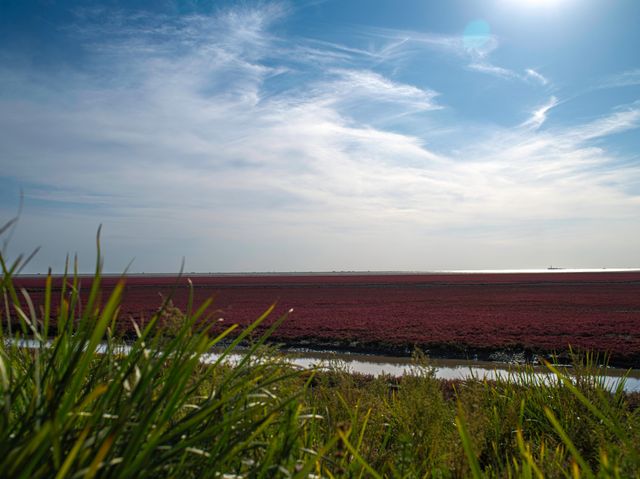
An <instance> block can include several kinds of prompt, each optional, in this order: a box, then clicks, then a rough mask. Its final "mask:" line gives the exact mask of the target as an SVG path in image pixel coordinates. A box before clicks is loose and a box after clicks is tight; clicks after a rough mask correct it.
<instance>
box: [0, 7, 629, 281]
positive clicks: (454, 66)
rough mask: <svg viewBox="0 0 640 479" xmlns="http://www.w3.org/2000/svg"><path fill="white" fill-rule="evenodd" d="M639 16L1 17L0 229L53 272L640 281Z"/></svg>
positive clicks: (311, 11) (598, 11) (138, 10)
mask: <svg viewBox="0 0 640 479" xmlns="http://www.w3.org/2000/svg"><path fill="white" fill-rule="evenodd" d="M638 18H640V2H635V1H632V0H621V1H617V2H610V1H606V0H593V1H590V2H581V1H579V0H483V1H475V0H453V1H450V2H424V1H422V0H421V1H418V0H405V1H390V0H381V1H379V2H366V1H356V0H349V1H337V0H326V1H322V0H307V1H301V2H294V1H289V2H286V1H266V0H265V1H242V2H234V1H209V0H202V1H187V0H168V1H164V2H155V1H151V0H129V1H127V0H114V1H109V2H89V1H85V0H61V1H57V2H20V1H13V0H12V1H8V2H3V3H2V4H1V5H0V225H1V224H3V223H4V222H6V221H7V220H9V219H10V218H12V217H13V216H15V214H16V212H17V209H18V203H19V201H20V192H21V191H23V192H24V207H23V210H22V213H21V216H20V221H19V225H18V227H17V228H16V230H15V234H14V235H13V238H12V240H11V242H10V243H9V247H8V253H9V257H10V258H11V257H15V256H16V255H17V254H19V253H27V254H28V253H29V252H30V251H31V250H33V249H34V248H35V247H37V246H41V247H42V249H41V251H40V253H39V254H38V255H37V256H36V257H35V258H34V260H33V261H32V262H31V263H30V265H29V266H28V267H27V269H26V270H25V272H28V273H37V272H40V273H43V272H46V270H47V268H48V267H50V266H51V267H53V268H54V270H55V271H58V272H59V271H61V270H62V268H63V265H64V260H65V256H66V254H67V253H69V254H71V255H73V254H74V253H78V256H79V258H80V266H81V270H82V271H87V272H88V271H91V269H92V265H93V262H94V261H95V234H96V230H97V228H98V225H100V224H102V225H103V227H102V235H101V238H102V249H103V253H104V257H105V270H106V271H108V272H112V273H118V272H120V271H122V270H124V268H125V267H126V265H127V264H129V263H130V261H131V260H132V259H133V263H132V265H131V268H130V271H131V272H134V273H135V272H143V271H147V272H151V271H154V272H165V273H166V272H173V271H175V272H177V271H178V270H179V268H180V262H181V258H183V257H185V258H186V262H185V271H194V272H209V271H211V272H222V273H224V272H269V271H278V272H285V271H287V272H294V271H302V272H304V271H443V270H449V271H452V270H491V269H494V270H495V269H497V270H523V269H540V270H544V269H545V268H547V267H549V266H554V267H566V268H578V269H585V268H586V269H596V270H599V269H601V268H607V269H610V270H613V269H615V268H635V267H640V241H638V240H637V238H639V237H640V148H639V147H640V134H638V129H639V127H640V57H639V56H638V46H639V45H640V29H638V28H637V19H638Z"/></svg>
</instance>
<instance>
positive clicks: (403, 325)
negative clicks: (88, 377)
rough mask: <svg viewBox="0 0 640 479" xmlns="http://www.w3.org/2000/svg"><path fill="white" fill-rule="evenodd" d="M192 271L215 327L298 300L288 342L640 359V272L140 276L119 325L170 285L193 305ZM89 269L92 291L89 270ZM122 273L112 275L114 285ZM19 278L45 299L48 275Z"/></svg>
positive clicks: (631, 362) (284, 329)
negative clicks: (590, 354)
mask: <svg viewBox="0 0 640 479" xmlns="http://www.w3.org/2000/svg"><path fill="white" fill-rule="evenodd" d="M187 278H190V279H191V281H192V283H193V287H194V296H195V303H196V304H198V303H200V302H202V301H204V300H205V299H206V298H208V297H210V296H214V297H215V301H214V306H213V307H212V308H211V310H210V318H209V320H210V321H211V323H212V324H215V325H216V327H217V328H221V327H222V325H229V324H233V323H239V324H241V325H247V324H249V323H250V322H252V321H253V320H255V319H256V318H257V317H258V316H259V315H260V314H261V313H262V312H263V311H264V310H265V309H266V308H267V307H268V306H269V305H271V304H272V303H274V302H275V303H277V307H276V310H275V314H273V318H274V319H275V318H276V317H278V316H279V315H281V314H284V313H285V312H286V311H288V310H289V309H291V308H293V313H291V314H290V315H289V317H288V319H287V320H286V321H285V322H284V324H283V325H282V326H281V327H280V328H279V329H278V330H277V332H276V334H275V336H274V338H273V339H274V340H276V341H280V342H284V343H286V344H289V345H297V346H307V347H337V348H349V349H354V350H361V351H363V350H364V351H367V350H369V351H377V352H391V353H402V352H409V351H410V350H411V349H412V348H413V347H414V346H420V347H423V348H426V349H428V350H429V351H430V352H431V353H432V354H434V355H448V356H469V357H473V356H474V355H477V354H479V355H480V356H481V357H487V356H488V355H489V354H491V353H494V352H496V351H525V352H528V353H542V352H545V353H548V352H551V351H557V352H562V351H566V350H567V348H568V346H569V345H571V346H572V347H573V348H575V349H578V350H587V349H588V350H594V351H598V352H608V353H610V354H611V359H612V364H618V365H624V366H633V367H639V366H640V272H598V273H562V272H554V273H519V274H516V273H514V274H428V275H427V274H425V275H422V274H416V275H413V274H411V275H409V274H366V275H352V274H341V275H329V274H327V275H316V274H314V275H257V276H238V275H223V276H206V275H191V276H190V275H185V276H184V277H182V278H180V279H177V278H176V277H172V276H150V275H147V276H130V277H128V278H127V280H126V282H127V286H126V290H125V296H124V303H123V306H122V309H121V314H120V317H121V323H120V325H119V326H120V327H121V328H123V329H127V328H130V324H131V322H130V321H129V319H128V318H130V317H131V318H134V319H135V320H137V321H139V322H144V321H145V320H147V319H148V318H149V317H150V316H151V315H152V314H153V313H154V311H156V310H157V308H158V306H159V305H160V303H161V301H162V299H161V295H164V296H168V295H170V294H172V298H173V303H174V304H175V305H176V306H177V307H179V308H185V307H186V303H187V298H188V291H189V289H188V282H187ZM82 281H83V284H82V289H83V290H84V291H85V292H87V291H88V289H89V285H90V281H91V279H90V278H84V279H83V280H82ZM116 281H117V278H113V277H107V278H105V279H104V289H105V292H106V291H108V290H109V289H110V288H111V287H113V285H114V284H115V283H116ZM17 283H18V284H20V285H21V286H24V287H25V288H26V289H27V290H28V291H29V292H30V293H31V295H32V297H33V299H34V302H35V303H36V304H40V303H41V302H42V299H43V298H42V296H43V294H42V291H43V286H44V277H22V278H19V279H18V280H17ZM59 285H60V280H59V279H58V280H57V282H56V286H57V287H58V288H59ZM174 285H176V287H175V289H174V288H173V286H174ZM172 290H173V293H172ZM219 318H223V319H224V321H223V322H218V319H219Z"/></svg>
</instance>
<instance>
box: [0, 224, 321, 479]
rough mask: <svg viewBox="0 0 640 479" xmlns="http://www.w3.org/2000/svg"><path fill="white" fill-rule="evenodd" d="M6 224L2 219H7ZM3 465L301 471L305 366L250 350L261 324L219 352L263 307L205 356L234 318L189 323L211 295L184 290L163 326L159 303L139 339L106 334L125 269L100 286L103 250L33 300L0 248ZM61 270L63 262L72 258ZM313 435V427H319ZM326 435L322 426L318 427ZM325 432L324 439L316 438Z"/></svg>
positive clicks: (143, 472) (91, 471)
mask: <svg viewBox="0 0 640 479" xmlns="http://www.w3.org/2000/svg"><path fill="white" fill-rule="evenodd" d="M5 229H6V228H5ZM0 266H1V268H2V282H1V283H0V297H1V298H2V299H3V303H4V304H3V308H2V318H1V320H2V326H1V327H0V334H1V337H0V476H2V477H12V478H13V477H15V478H56V479H62V478H76V477H77V478H80V477H82V478H92V477H113V478H145V477H154V478H156V477H181V478H182V477H185V478H189V477H194V478H195V477H198V478H199V477H215V478H235V477H256V478H259V477H265V478H266V477H269V478H270V477H307V476H308V474H309V473H315V472H321V470H322V468H323V465H322V461H321V459H322V454H323V450H322V449H314V447H315V446H316V442H313V444H312V441H311V438H310V437H309V436H308V435H306V434H305V430H306V429H307V428H308V423H309V422H312V421H314V420H317V418H316V416H314V415H309V414H305V411H304V410H303V406H302V401H301V400H300V398H301V396H303V395H304V392H305V389H304V388H305V385H304V382H302V384H300V387H297V388H295V389H294V388H291V387H287V388H285V387H283V384H285V383H286V382H287V381H291V380H292V378H294V377H296V376H298V375H299V374H300V373H299V372H298V371H296V370H294V369H292V368H291V367H290V366H288V365H286V364H284V363H283V362H282V361H279V360H277V358H272V359H270V360H262V361H261V360H257V359H256V354H257V351H258V350H259V349H260V348H261V346H262V344H263V343H264V341H265V339H266V337H267V335H268V334H270V332H271V331H272V330H273V328H275V327H277V325H278V324H279V321H281V320H279V321H276V322H275V323H274V325H273V326H271V327H270V328H269V330H268V331H267V333H266V334H265V335H263V336H262V337H260V338H259V339H258V340H256V341H254V343H253V345H252V347H251V348H250V349H249V350H247V351H245V352H244V353H243V355H242V356H240V358H239V359H237V360H236V361H235V364H234V365H233V367H230V366H229V365H228V364H226V363H225V360H226V359H228V357H229V355H230V354H231V352H232V351H234V350H235V347H236V346H237V344H238V343H240V342H241V341H243V340H245V339H246V338H248V337H249V335H251V334H252V333H253V332H254V331H255V329H256V328H257V327H258V326H259V325H260V324H261V323H262V322H263V321H264V320H265V318H266V317H267V315H268V314H269V313H270V312H271V309H272V308H269V309H268V310H267V311H266V312H265V314H263V315H262V316H261V317H260V318H258V319H257V320H256V321H255V322H254V323H253V324H252V325H250V326H249V327H247V328H246V329H245V330H244V331H242V332H240V333H239V334H236V335H235V336H234V339H233V341H232V342H231V344H230V345H229V346H228V347H226V348H225V349H224V350H223V352H222V353H221V354H220V356H219V358H218V359H217V360H216V361H215V362H213V364H203V363H202V361H201V360H202V358H203V357H205V355H207V354H208V353H209V352H210V351H211V349H212V348H213V347H214V346H216V345H218V344H220V341H221V340H222V339H224V338H226V337H227V336H228V335H229V334H230V333H231V332H232V331H233V329H234V327H233V326H232V327H230V328H228V329H226V330H225V331H224V332H222V333H221V334H219V335H217V336H215V337H211V336H210V335H209V333H208V331H207V330H206V329H202V328H198V326H197V325H198V324H199V321H200V320H201V319H203V315H204V314H205V312H206V310H207V308H208V306H209V303H210V301H207V302H205V303H204V304H202V305H199V306H196V305H193V304H192V303H193V301H190V302H189V307H188V311H187V313H186V314H185V315H184V316H183V321H182V322H181V324H180V325H179V327H177V328H176V327H175V325H174V327H173V328H172V330H171V331H170V333H171V334H169V335H167V334H164V331H163V329H162V328H160V327H159V326H158V319H159V318H160V317H161V316H162V314H163V309H162V308H161V309H160V311H159V312H158V314H156V315H155V316H154V317H152V318H151V319H150V321H149V322H148V324H146V325H145V326H144V328H140V327H139V326H138V325H136V324H133V327H134V328H135V331H136V337H135V340H133V341H130V342H125V341H124V340H123V339H121V338H119V337H117V336H116V335H115V334H114V331H115V323H116V321H123V320H126V318H119V316H118V309H119V304H120V301H121V299H122V295H123V288H124V278H123V279H122V280H121V281H120V282H118V284H117V285H116V286H115V288H114V289H113V291H112V292H111V293H110V294H109V295H108V296H105V297H102V295H101V294H102V293H101V259H100V254H99V245H98V261H97V263H96V269H95V273H94V275H93V278H92V279H91V285H90V287H89V289H88V291H83V294H82V295H81V287H84V285H81V284H80V280H79V278H78V274H77V268H74V272H73V273H71V274H70V273H69V272H68V271H67V272H65V274H64V278H63V281H62V290H61V292H60V293H59V297H55V298H54V294H53V292H52V276H51V273H49V275H48V276H47V278H46V286H45V288H46V290H45V295H44V296H45V300H44V304H42V305H38V304H33V302H32V301H31V299H30V297H29V294H28V293H27V292H26V291H24V290H20V289H19V288H18V287H17V286H16V285H15V282H14V275H15V274H16V272H18V271H20V269H21V268H22V267H23V266H24V260H23V259H22V257H19V258H18V259H17V260H15V261H14V262H12V263H9V262H8V261H7V259H6V258H5V256H4V254H2V255H0ZM67 270H68V268H67ZM314 439H315V438H314ZM327 442H328V445H329V446H330V445H331V440H329V441H327ZM320 446H323V445H322V444H321V445H320Z"/></svg>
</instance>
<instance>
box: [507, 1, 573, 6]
mask: <svg viewBox="0 0 640 479" xmlns="http://www.w3.org/2000/svg"><path fill="white" fill-rule="evenodd" d="M565 1H566V0H505V3H509V4H511V5H518V6H523V7H527V8H538V7H540V8H546V7H555V6H558V5H560V4H562V3H565Z"/></svg>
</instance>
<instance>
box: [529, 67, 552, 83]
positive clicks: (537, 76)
mask: <svg viewBox="0 0 640 479" xmlns="http://www.w3.org/2000/svg"><path fill="white" fill-rule="evenodd" d="M525 73H526V75H527V77H529V78H531V79H533V80H535V81H537V82H539V83H540V84H541V85H544V86H546V85H548V84H549V80H548V79H547V78H545V77H544V76H543V75H542V74H540V73H539V72H537V71H535V70H534V69H533V68H527V69H526V70H525Z"/></svg>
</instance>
